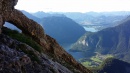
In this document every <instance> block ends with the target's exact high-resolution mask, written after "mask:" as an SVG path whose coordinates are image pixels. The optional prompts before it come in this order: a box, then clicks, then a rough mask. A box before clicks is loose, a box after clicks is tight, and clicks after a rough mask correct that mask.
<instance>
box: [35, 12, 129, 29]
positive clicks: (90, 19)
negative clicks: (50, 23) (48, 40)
mask: <svg viewBox="0 0 130 73" xmlns="http://www.w3.org/2000/svg"><path fill="white" fill-rule="evenodd" d="M32 15H34V16H36V17H38V18H44V17H50V16H66V17H68V18H71V19H73V20H74V21H75V22H77V23H78V24H80V25H82V26H87V25H95V26H99V27H96V29H97V30H101V29H104V28H107V27H113V26H116V25H118V23H119V22H120V21H121V20H123V19H124V18H126V17H127V16H128V15H130V12H129V11H117V12H86V13H80V12H47V13H46V12H42V11H39V12H36V13H32Z"/></svg>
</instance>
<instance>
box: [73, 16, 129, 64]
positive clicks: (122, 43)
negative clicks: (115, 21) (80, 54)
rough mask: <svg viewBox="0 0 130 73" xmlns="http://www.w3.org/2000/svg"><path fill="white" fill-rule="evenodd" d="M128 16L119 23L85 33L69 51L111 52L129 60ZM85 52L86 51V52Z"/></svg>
mask: <svg viewBox="0 0 130 73" xmlns="http://www.w3.org/2000/svg"><path fill="white" fill-rule="evenodd" d="M129 28H130V17H127V18H126V19H125V20H124V21H122V22H121V23H120V25H118V26H116V27H111V28H107V29H104V30H101V31H99V32H96V33H86V34H85V35H84V36H82V37H81V38H80V39H79V40H78V41H77V42H76V43H75V44H74V45H73V46H72V48H71V51H86V52H89V54H93V53H94V52H99V53H101V54H112V55H114V56H115V57H117V58H119V59H122V60H124V61H127V62H130V57H129V56H130V29H129ZM86 54H87V53H86Z"/></svg>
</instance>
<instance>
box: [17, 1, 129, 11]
mask: <svg viewBox="0 0 130 73" xmlns="http://www.w3.org/2000/svg"><path fill="white" fill-rule="evenodd" d="M129 7H130V1H129V0H19V2H18V5H17V6H16V8H17V9H20V10H26V11H29V12H36V11H45V12H47V11H54V12H57V11H58V12H88V11H98V12H100V11H122V10H125V11H130V8H129Z"/></svg>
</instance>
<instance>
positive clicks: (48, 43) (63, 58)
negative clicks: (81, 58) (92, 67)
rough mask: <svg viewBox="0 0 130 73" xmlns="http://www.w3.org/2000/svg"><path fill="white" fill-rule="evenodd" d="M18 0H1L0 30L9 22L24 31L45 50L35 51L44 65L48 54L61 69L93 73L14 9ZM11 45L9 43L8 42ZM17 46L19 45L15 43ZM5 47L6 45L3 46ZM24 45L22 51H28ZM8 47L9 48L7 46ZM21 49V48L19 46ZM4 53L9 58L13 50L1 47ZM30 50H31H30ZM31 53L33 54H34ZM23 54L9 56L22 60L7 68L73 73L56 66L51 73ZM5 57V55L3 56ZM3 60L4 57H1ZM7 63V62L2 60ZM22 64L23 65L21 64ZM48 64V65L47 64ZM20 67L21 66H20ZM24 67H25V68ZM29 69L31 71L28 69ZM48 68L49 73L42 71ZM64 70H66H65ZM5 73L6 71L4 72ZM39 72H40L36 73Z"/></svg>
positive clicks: (78, 72)
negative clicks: (43, 57) (44, 56)
mask: <svg viewBox="0 0 130 73" xmlns="http://www.w3.org/2000/svg"><path fill="white" fill-rule="evenodd" d="M17 1H18V0H0V28H2V25H4V22H9V23H12V24H13V25H15V26H16V27H18V28H19V29H21V30H22V32H23V33H24V34H26V35H28V36H30V37H31V38H32V39H33V40H34V41H36V42H37V43H38V44H40V45H41V46H42V50H44V52H41V53H39V52H34V51H33V50H32V51H33V52H34V53H33V55H34V56H36V57H38V59H40V61H41V62H40V63H43V62H44V61H42V59H41V56H42V54H43V53H44V54H47V55H48V56H50V57H51V58H52V60H54V61H55V62H57V65H58V67H59V68H60V67H61V69H63V68H62V65H63V66H65V67H67V68H68V69H69V70H71V71H72V72H74V73H91V72H90V71H89V70H88V69H86V68H85V67H83V66H82V65H81V64H79V63H78V62H76V60H75V59H74V58H73V57H72V56H71V55H69V54H68V53H67V52H66V51H65V50H64V49H63V48H62V47H60V46H59V45H58V43H57V42H56V41H55V40H54V39H53V38H51V37H50V36H48V35H46V34H45V33H44V30H43V28H42V27H41V26H40V25H39V24H38V23H36V22H35V21H33V20H31V19H29V18H27V17H26V16H25V15H24V14H22V12H20V11H19V10H16V9H15V8H14V6H15V5H16V4H17ZM6 43H9V42H6ZM15 44H17V43H15ZM3 46H4V47H5V46H6V45H3ZM24 46H25V45H23V46H22V49H27V47H26V46H25V47H24ZM7 47H8V46H7ZM19 47H20V46H19ZM1 49H2V51H3V50H4V51H5V53H6V55H7V57H8V56H9V54H10V52H9V53H7V52H6V51H8V50H11V49H9V48H6V47H5V48H3V47H1ZM28 49H30V48H28ZM13 51H14V52H16V53H19V51H18V50H17V51H15V50H12V52H13ZM32 51H31V53H32ZM20 54H21V53H19V54H17V56H15V55H13V54H12V55H11V56H9V58H17V57H18V58H20V59H16V60H18V61H15V59H14V62H13V63H12V60H11V62H10V61H7V63H12V64H11V65H10V64H7V66H8V65H9V66H11V67H12V66H13V64H17V65H16V66H13V67H14V69H15V70H14V71H17V70H18V71H20V70H22V71H23V73H30V72H28V71H31V70H32V72H31V73H54V72H56V73H71V71H69V70H68V69H65V71H66V72H64V71H61V70H59V69H55V65H53V66H49V67H51V68H54V69H53V70H56V71H54V72H50V70H52V69H51V68H48V67H46V65H45V66H44V65H41V64H37V62H31V60H30V58H29V57H28V56H26V54H25V56H24V54H23V55H22V56H19V55H20ZM3 55H4V54H3ZM0 57H1V58H2V56H0ZM24 59H25V60H24ZM9 60H10V59H9ZM20 60H23V61H24V63H22V62H21V61H20ZM2 61H5V60H2ZM19 63H22V64H19ZM47 64H48V63H47ZM19 65H20V66H19ZM23 65H24V66H23ZM2 67H3V68H4V67H5V68H7V67H6V65H2ZM34 67H36V69H37V67H38V68H39V69H41V70H35V68H34ZM27 68H29V70H28V69H27ZM46 68H47V70H46V71H47V72H44V71H42V70H44V69H46ZM8 69H10V67H9V68H7V70H6V71H8ZM63 70H64V69H63ZM2 71H3V72H4V70H2ZM10 71H11V72H10V73H13V71H12V70H10ZM36 71H38V72H36Z"/></svg>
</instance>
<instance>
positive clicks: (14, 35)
mask: <svg viewBox="0 0 130 73" xmlns="http://www.w3.org/2000/svg"><path fill="white" fill-rule="evenodd" d="M2 30H3V31H2V33H3V34H5V35H8V36H10V37H11V38H13V39H16V40H18V41H20V42H23V43H26V44H28V45H29V46H31V47H32V48H34V49H35V50H37V51H38V52H42V51H43V50H42V48H41V46H40V45H39V44H38V43H36V42H35V41H34V40H33V39H32V38H30V37H28V36H25V35H24V34H22V33H19V32H18V31H17V30H11V29H9V28H6V27H3V28H2Z"/></svg>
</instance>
